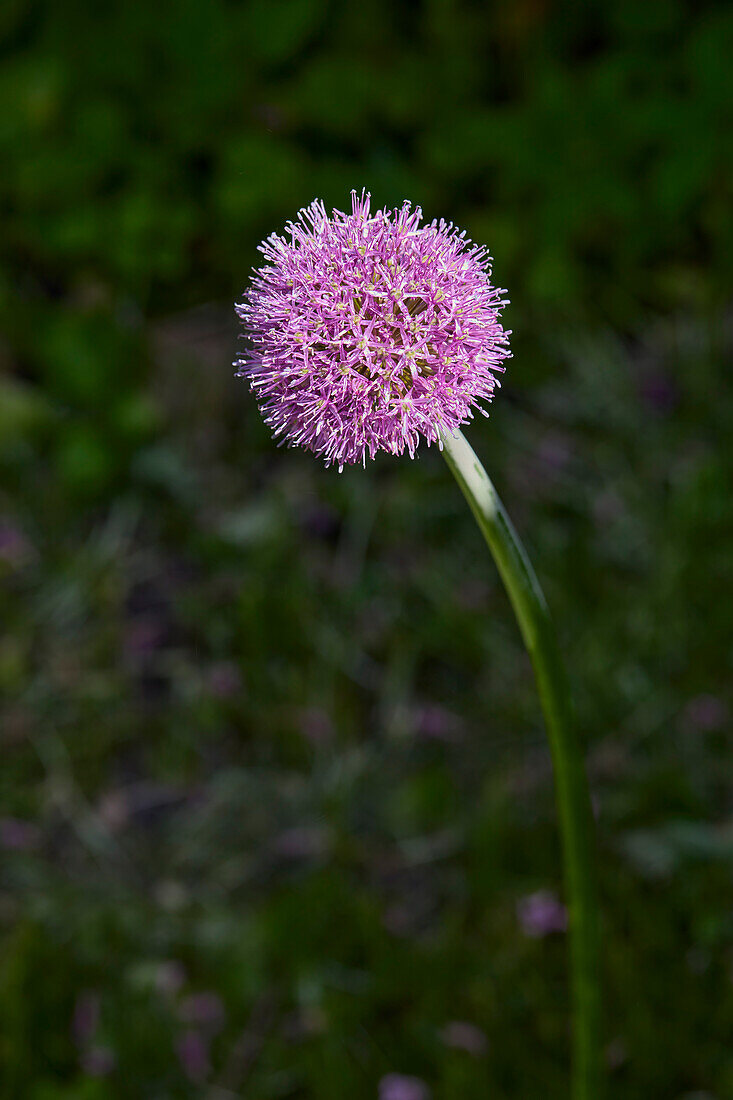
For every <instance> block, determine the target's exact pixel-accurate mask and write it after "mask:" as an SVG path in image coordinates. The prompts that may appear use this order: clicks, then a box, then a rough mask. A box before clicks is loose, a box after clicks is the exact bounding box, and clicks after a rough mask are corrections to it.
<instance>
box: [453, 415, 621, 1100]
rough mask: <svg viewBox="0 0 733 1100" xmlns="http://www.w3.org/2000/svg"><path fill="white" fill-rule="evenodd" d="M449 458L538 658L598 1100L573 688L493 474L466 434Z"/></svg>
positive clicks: (588, 889) (588, 850) (579, 1045)
mask: <svg viewBox="0 0 733 1100" xmlns="http://www.w3.org/2000/svg"><path fill="white" fill-rule="evenodd" d="M441 442H442V445H443V455H444V457H445V460H446V462H447V463H448V466H449V467H450V469H451V471H452V472H453V475H454V476H455V479H456V481H457V482H458V484H459V486H460V488H461V491H462V492H463V495H464V496H465V498H466V500H467V501H468V503H469V505H470V507H471V511H472V512H473V514H474V517H475V519H476V522H477V523H478V525H479V527H480V529H481V533H482V534H483V536H484V538H485V539H486V542H487V543H488V545H489V549H490V550H491V553H492V554H493V556H494V561H495V562H496V564H497V567H498V569H499V573H500V574H501V579H502V580H503V582H504V586H505V588H506V590H507V592H508V594H509V598H510V600H511V602H512V606H513V608H514V613H515V615H516V617H517V621H518V623H519V629H520V630H521V632H522V637H523V638H524V644H525V645H526V647H527V650H528V652H529V655H530V657H531V659H532V665H533V667H534V672H535V677H536V680H537V687H538V689H539V695H540V701H541V703H542V709H543V711H544V715H545V722H546V724H547V733H548V737H549V741H550V749H551V752H552V762H553V769H554V773H555V790H556V798H557V805H558V812H559V817H560V832H561V837H562V846H563V855H564V862H565V883H566V892H567V901H568V910H569V915H570V927H569V932H570V962H571V968H572V988H573V1007H574V1017H575V1020H574V1032H573V1090H572V1096H573V1100H598V1097H599V1095H600V1091H601V1071H600V994H599V982H598V969H599V968H598V954H599V947H598V901H597V897H596V885H595V876H594V873H593V814H592V811H591V803H590V795H589V791H588V782H587V779H586V776H585V770H584V766H583V753H582V749H581V746H580V741H579V739H578V735H577V733H576V729H575V725H574V722H573V717H572V706H571V701H570V690H569V687H568V682H567V679H566V676H565V670H564V668H563V664H562V660H561V658H560V654H559V651H558V647H557V641H556V638H555V632H554V629H553V626H552V620H551V619H550V613H549V611H548V609H547V603H546V602H545V597H544V595H543V593H542V589H541V588H540V585H539V581H538V580H537V577H536V576H535V573H534V570H533V568H532V565H531V563H530V561H529V558H528V557H527V554H526V552H525V550H524V547H523V546H522V544H521V542H520V541H519V538H518V536H517V533H516V531H515V530H514V527H513V526H512V522H511V520H510V519H509V516H508V515H507V513H506V512H505V510H504V506H503V504H502V503H501V501H500V500H499V497H498V495H497V493H496V490H495V489H494V486H493V485H492V483H491V481H490V479H489V477H488V475H487V473H486V471H485V470H484V468H483V466H482V465H481V463H480V461H479V460H478V458H477V457H476V454H475V452H474V451H473V449H472V448H471V447H470V445H469V444H468V443H467V442H466V440H465V439H464V437H463V435H462V434H461V432H456V434H455V435H448V434H447V433H445V434H443V435H442V437H441Z"/></svg>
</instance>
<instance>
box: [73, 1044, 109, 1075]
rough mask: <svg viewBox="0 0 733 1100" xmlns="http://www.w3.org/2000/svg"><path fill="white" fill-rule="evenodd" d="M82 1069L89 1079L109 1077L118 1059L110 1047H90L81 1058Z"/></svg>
mask: <svg viewBox="0 0 733 1100" xmlns="http://www.w3.org/2000/svg"><path fill="white" fill-rule="evenodd" d="M80 1063H81V1068H82V1069H83V1070H84V1072H85V1073H86V1074H88V1076H89V1077H108V1076H109V1074H110V1073H111V1072H112V1070H113V1069H114V1068H115V1064H116V1059H115V1056H114V1053H113V1051H111V1050H110V1049H109V1047H98V1046H93V1047H89V1048H88V1049H87V1050H85V1051H84V1052H83V1054H82V1055H81V1058H80Z"/></svg>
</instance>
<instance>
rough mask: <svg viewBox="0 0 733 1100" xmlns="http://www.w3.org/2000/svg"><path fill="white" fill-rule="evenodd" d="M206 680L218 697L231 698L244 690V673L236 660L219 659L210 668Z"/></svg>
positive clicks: (210, 689) (211, 690)
mask: <svg viewBox="0 0 733 1100" xmlns="http://www.w3.org/2000/svg"><path fill="white" fill-rule="evenodd" d="M206 682H207V686H208V688H209V691H210V692H211V694H212V695H214V696H215V697H216V698H217V699H231V698H232V697H233V696H236V695H238V694H239V692H240V691H241V690H242V674H241V672H240V671H239V669H238V668H237V666H236V664H235V663H234V661H217V662H216V663H215V664H213V665H212V666H211V668H210V669H209V671H208V674H207V677H206Z"/></svg>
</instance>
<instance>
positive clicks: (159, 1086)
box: [0, 0, 733, 1100]
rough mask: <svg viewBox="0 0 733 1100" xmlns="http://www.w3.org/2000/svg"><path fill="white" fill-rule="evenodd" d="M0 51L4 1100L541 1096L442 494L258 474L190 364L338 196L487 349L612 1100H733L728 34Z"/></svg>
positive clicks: (519, 687)
mask: <svg viewBox="0 0 733 1100" xmlns="http://www.w3.org/2000/svg"><path fill="white" fill-rule="evenodd" d="M1 19H2V26H1V27H0V32H1V33H2V36H3V38H2V41H3V45H2V51H3V64H2V68H1V69H0V106H2V107H3V109H2V110H0V153H1V154H2V160H3V165H4V170H3V173H2V176H1V177H0V210H1V211H2V216H3V223H4V232H3V233H2V235H1V236H0V254H1V255H2V265H1V267H0V318H1V319H2V332H3V339H2V342H1V343H0V363H2V368H3V373H2V376H0V470H1V471H2V484H1V486H0V571H1V572H2V581H3V586H2V591H1V592H0V616H1V618H2V623H3V627H4V629H3V632H2V638H1V639H0V698H1V699H2V704H1V706H2V710H1V711H0V731H1V732H0V737H1V738H2V751H3V759H4V766H3V769H2V773H1V774H0V800H1V805H2V815H1V817H2V820H0V846H1V847H2V849H3V851H2V864H1V872H0V873H1V877H0V930H1V934H2V951H1V952H0V1082H2V1085H3V1091H4V1093H5V1094H7V1095H8V1096H13V1097H15V1096H17V1097H25V1096H28V1097H29V1098H30V1100H71V1098H72V1097H73V1098H74V1100H77V1098H80V1100H95V1098H102V1097H105V1098H106V1097H120V1098H127V1097H130V1098H132V1097H135V1098H136V1097H139V1096H141V1095H144V1096H151V1097H153V1096H155V1097H161V1098H163V1097H166V1098H167V1097H170V1098H177V1097H186V1096H206V1097H210V1098H211V1100H215V1098H219V1100H223V1098H225V1097H231V1096H240V1095H241V1096H245V1095H246V1096H248V1097H250V1096H251V1097H253V1098H259V1097H262V1098H263V1100H265V1098H267V1097H294V1098H295V1097H309V1096H318V1097H319V1098H321V1097H323V1098H325V1100H328V1098H329V1097H333V1098H334V1100H336V1098H338V1100H340V1098H341V1096H343V1094H344V1092H345V1091H346V1090H348V1091H349V1092H350V1093H351V1094H352V1095H353V1096H354V1098H355V1100H356V1098H360V1097H364V1098H365V1100H366V1098H368V1097H375V1096H376V1095H377V1091H378V1082H379V1080H380V1079H381V1078H382V1077H384V1076H385V1075H387V1074H389V1073H392V1072H399V1073H405V1074H410V1075H415V1076H417V1077H420V1078H423V1079H424V1080H425V1081H426V1082H428V1083H429V1086H430V1088H431V1090H432V1096H433V1097H434V1100H438V1098H441V1097H445V1098H453V1097H456V1098H458V1097H461V1098H463V1097H472V1096H477V1097H478V1096H484V1095H492V1096H496V1097H506V1098H507V1100H508V1098H509V1097H511V1098H514V1097H520V1096H539V1095H541V1096H547V1097H561V1096H564V1095H565V1087H566V1057H567V1045H568V1044H567V1034H566V1028H567V977H566V966H565V957H564V943H563V939H562V937H561V936H552V937H548V938H546V939H541V940H533V939H531V938H527V937H526V936H524V935H523V934H522V930H521V926H520V924H519V923H518V921H517V916H516V903H517V900H518V899H519V898H520V897H521V896H523V895H524V894H526V893H529V892H531V891H533V890H535V889H537V888H541V887H543V888H551V889H553V888H554V889H559V879H560V871H559V866H558V853H557V846H556V837H555V826H554V816H553V815H554V811H553V803H552V787H551V774H550V769H549V761H548V757H547V754H546V751H545V744H544V737H543V734H542V730H541V726H540V716H539V713H538V708H537V703H536V699H535V695H534V689H533V685H532V679H531V673H530V671H529V668H528V665H527V663H526V660H525V657H524V655H523V652H522V649H521V645H520V643H519V640H518V637H517V634H516V630H515V626H514V624H513V622H512V619H511V613H510V611H509V609H508V607H507V605H506V601H505V599H504V596H503V593H502V591H501V590H500V587H499V585H498V583H497V582H496V578H495V577H494V575H493V573H492V571H491V569H490V568H489V565H488V563H487V561H486V560H485V555H484V552H483V550H482V547H481V545H480V542H479V538H478V536H477V534H476V533H475V532H474V531H473V530H472V526H471V520H470V517H469V516H467V515H464V508H463V506H462V504H461V501H460V499H459V498H458V497H457V494H456V492H455V490H454V488H453V487H452V486H451V483H450V479H449V478H448V477H447V474H446V471H445V470H444V468H443V466H442V463H441V461H440V459H439V456H438V455H437V454H435V453H433V452H431V451H426V452H424V453H423V454H422V456H421V457H420V459H419V460H418V461H416V462H415V463H412V464H411V463H409V462H407V461H405V462H396V461H391V460H389V459H386V458H384V459H380V460H379V461H377V462H376V463H374V464H373V465H371V466H370V467H369V469H367V470H366V471H363V470H347V471H345V472H344V474H343V475H341V476H340V477H339V476H337V475H336V474H334V473H333V472H328V471H325V470H323V469H321V468H320V466H319V465H318V463H317V462H316V461H315V460H313V459H312V458H310V457H309V456H307V455H304V454H300V453H298V452H294V451H293V452H283V451H277V450H276V449H275V448H274V447H273V445H272V443H271V441H270V440H269V437H268V433H267V431H266V430H265V428H264V427H263V426H262V424H261V422H260V420H259V417H258V415H257V412H256V410H255V409H254V407H253V404H252V402H251V400H250V398H249V397H248V395H247V393H246V392H245V389H244V387H243V385H242V384H241V383H237V382H236V381H235V380H233V379H232V378H231V369H230V367H229V365H228V364H229V363H230V361H231V359H232V358H233V354H234V349H235V340H236V328H235V325H234V323H233V317H232V310H231V301H232V299H233V298H234V297H235V296H238V295H239V294H240V292H241V289H242V287H243V285H244V283H245V281H246V279H247V274H248V270H249V267H250V265H251V264H253V263H255V262H256V256H257V253H256V251H255V245H256V243H257V241H258V239H259V238H260V236H261V235H263V234H264V233H266V232H269V231H270V230H271V229H272V228H273V227H275V226H278V225H280V224H282V223H283V222H284V221H285V220H286V218H288V217H290V216H292V214H293V213H294V211H295V209H297V207H298V206H299V205H301V204H302V203H304V202H307V201H309V200H310V199H311V198H313V197H314V195H316V194H319V195H322V196H323V197H324V198H325V199H326V201H327V202H328V203H335V204H336V205H341V206H342V205H344V203H345V202H346V201H347V195H348V190H349V189H350V188H351V187H361V186H363V185H366V186H369V187H371V189H372V191H373V193H374V196H375V199H376V200H377V202H378V203H391V202H396V201H399V200H401V199H402V198H403V197H405V196H409V197H410V198H412V199H414V200H415V201H418V202H422V203H423V204H424V206H425V209H426V213H427V215H428V216H429V217H432V216H434V215H445V216H448V217H450V218H452V219H453V220H455V221H456V222H458V223H460V224H461V225H465V226H466V227H467V229H468V230H469V232H470V233H471V234H472V236H474V237H476V238H478V239H480V240H482V241H483V240H485V241H486V242H487V243H488V244H489V246H490V247H491V248H492V251H493V254H494V256H495V260H496V275H497V279H498V281H499V282H500V283H502V284H503V285H507V286H508V287H509V288H510V292H511V297H512V300H513V302H514V305H513V306H512V307H511V310H510V313H509V323H510V324H511V326H512V327H513V328H514V329H515V338H514V349H515V359H514V361H513V362H512V363H511V364H510V366H509V372H508V377H507V381H506V385H505V387H504V389H503V390H502V392H501V394H500V395H499V397H498V398H497V401H496V404H495V406H494V410H493V412H492V417H491V420H490V422H489V423H488V424H485V423H480V424H478V423H477V424H476V425H474V426H473V428H472V429H471V433H470V434H471V439H472V442H473V443H474V445H475V446H476V447H477V448H478V449H479V450H480V452H481V454H482V456H484V457H485V458H486V461H487V466H488V468H489V469H490V470H491V471H492V474H493V475H494V476H495V478H496V481H497V484H498V486H499V487H500V490H501V491H502V495H503V496H504V497H505V498H506V500H507V502H508V504H509V506H510V508H511V510H512V512H513V515H514V516H515V518H516V521H517V524H518V526H519V527H520V529H521V530H522V533H523V536H525V537H526V539H527V541H528V543H529V544H530V546H531V548H532V550H533V553H534V556H535V559H536V562H537V565H538V569H539V571H540V573H541V575H542V580H543V584H544V585H545V586H546V588H547V592H548V597H549V599H550V603H551V605H552V607H553V608H554V609H555V614H556V618H557V620H558V625H559V629H560V632H561V635H562V637H563V642H564V645H565V648H566V652H567V659H568V664H569V666H570V669H571V671H572V675H573V680H574V689H575V694H576V700H577V707H578V715H579V721H580V723H581V727H582V729H583V730H584V731H585V734H586V736H587V738H588V743H589V751H590V770H591V776H592V782H593V787H594V793H595V797H596V800H597V807H598V816H599V831H600V845H601V860H602V864H601V877H602V888H603V893H604V906H605V927H604V933H605V944H606V971H607V982H608V1009H607V1033H608V1040H609V1047H608V1060H609V1066H610V1067H611V1068H610V1072H611V1074H612V1078H611V1079H612V1082H613V1088H612V1095H618V1096H623V1097H624V1098H625V1100H626V1098H628V1100H648V1098H649V1097H650V1096H653V1097H657V1096H658V1097H670V1098H680V1100H681V1098H683V1097H687V1098H691V1097H693V1096H696V1097H701V1096H706V1097H714V1098H717V1100H725V1098H726V1097H728V1096H731V1095H733V1056H732V1055H731V1053H730V1046H729V1036H730V1029H731V1025H732V1023H733V998H732V997H731V992H732V991H731V984H730V983H731V976H730V975H731V963H732V961H733V921H732V920H731V907H730V886H731V881H730V880H731V854H732V852H733V845H732V843H731V821H732V820H733V818H731V812H732V811H731V807H732V805H733V787H732V785H731V774H733V773H732V772H731V763H732V761H731V745H730V738H729V728H730V707H731V705H732V703H733V701H732V700H731V697H730V680H731V647H730V609H729V602H730V601H729V599H728V593H729V592H730V582H731V579H732V578H731V560H732V559H731V555H730V550H729V547H730V541H731V536H732V535H733V507H732V506H731V489H732V488H733V486H732V484H731V482H732V474H733V461H732V460H731V456H730V447H729V444H728V435H729V425H730V423H731V413H732V412H733V409H732V408H731V405H732V404H733V400H732V394H731V385H730V376H729V373H728V372H729V361H730V350H731V326H730V315H729V302H730V297H729V295H730V256H731V254H732V252H733V249H732V248H731V243H732V242H731V228H730V218H729V214H728V209H729V201H730V148H729V142H727V141H726V138H727V135H728V133H729V132H730V122H731V118H730V114H731V111H730V99H729V97H726V93H727V92H728V85H729V78H728V66H729V57H730V46H731V29H732V27H733V20H731V16H730V12H729V9H728V8H727V7H726V6H724V5H721V4H712V3H710V4H706V5H703V6H702V7H698V8H697V9H696V10H695V11H694V12H693V11H692V9H691V8H690V7H689V6H687V5H684V4H681V3H666V2H659V3H655V4H653V5H646V6H639V5H635V4H630V3H625V2H619V3H615V4H614V5H612V6H611V7H610V8H608V7H601V6H600V5H587V6H568V7H567V8H561V7H560V6H558V5H552V4H548V3H538V2H533V0H523V2H522V3H519V4H515V5H505V6H497V7H496V8H484V7H481V6H478V5H476V6H473V5H469V4H462V5H455V4H449V3H438V2H433V3H424V4H409V5H403V6H399V7H396V6H393V5H387V4H386V3H385V4H379V3H376V4H372V5H370V6H369V7H368V8H366V7H362V6H358V5H356V6H343V7H341V6H338V5H333V4H327V3H317V2H316V3H313V2H308V3H305V2H302V0H290V2H288V3H281V4H267V5H266V4H264V3H247V4H244V5H240V6H237V7H235V6H232V5H229V4H225V3H209V4H206V5H201V4H196V3H193V2H184V3H180V4H178V5H168V4H159V5H156V6H155V7H154V8H152V9H148V10H145V9H141V8H140V7H139V6H138V5H131V4H117V5H109V6H107V7H105V8H104V9H96V8H93V7H92V6H90V5H87V4H82V3H78V2H71V3H69V4H65V5H64V6H63V7H60V6H51V5H46V4H28V3H23V2H22V0H16V2H15V3H11V4H9V5H7V6H6V7H4V9H3V12H2V16H1ZM206 993H208V994H210V995H215V997H216V998H218V999H219V1000H218V1001H216V1000H215V998H212V996H210V997H209V1000H208V1002H207V1001H205V1000H204V1001H202V1000H201V995H202V994H206ZM196 998H198V1000H197V999H196ZM206 1004H208V1010H206V1011H204V1009H205V1007H206ZM212 1004H214V1005H216V1006H218V1007H216V1008H215V1009H213V1008H212ZM90 1006H93V1007H92V1008H90ZM202 1006H203V1007H202ZM207 1012H208V1015H207ZM85 1016H88V1017H89V1020H87V1022H86V1024H85V1022H84V1019H85ZM456 1020H459V1021H465V1022H468V1023H471V1024H473V1025H474V1026H475V1027H476V1028H479V1029H481V1031H482V1032H483V1033H484V1035H485V1036H486V1044H485V1049H484V1047H482V1046H481V1045H480V1044H479V1046H478V1047H475V1049H474V1050H473V1053H471V1052H468V1051H466V1050H461V1049H456V1047H455V1046H451V1045H450V1042H449V1041H448V1040H447V1039H446V1035H448V1034H450V1032H446V1030H445V1028H446V1025H447V1024H449V1023H450V1022H451V1021H456ZM528 1052H531V1057H528V1056H527V1055H528Z"/></svg>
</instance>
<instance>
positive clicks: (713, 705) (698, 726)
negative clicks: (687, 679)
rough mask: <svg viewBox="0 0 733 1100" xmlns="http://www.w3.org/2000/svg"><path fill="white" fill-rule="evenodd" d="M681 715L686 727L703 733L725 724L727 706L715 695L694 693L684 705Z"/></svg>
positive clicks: (720, 727)
mask: <svg viewBox="0 0 733 1100" xmlns="http://www.w3.org/2000/svg"><path fill="white" fill-rule="evenodd" d="M683 717H684V721H685V725H686V726H688V728H690V729H693V730H696V731H698V732H701V733H705V732H706V731H708V730H715V729H722V728H723V726H725V724H726V722H727V721H728V707H727V706H726V705H725V703H724V702H723V700H722V699H719V698H718V696H717V695H710V694H704V695H696V696H695V697H694V699H690V701H689V703H688V704H687V706H686V707H685V709H684V712H683Z"/></svg>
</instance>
